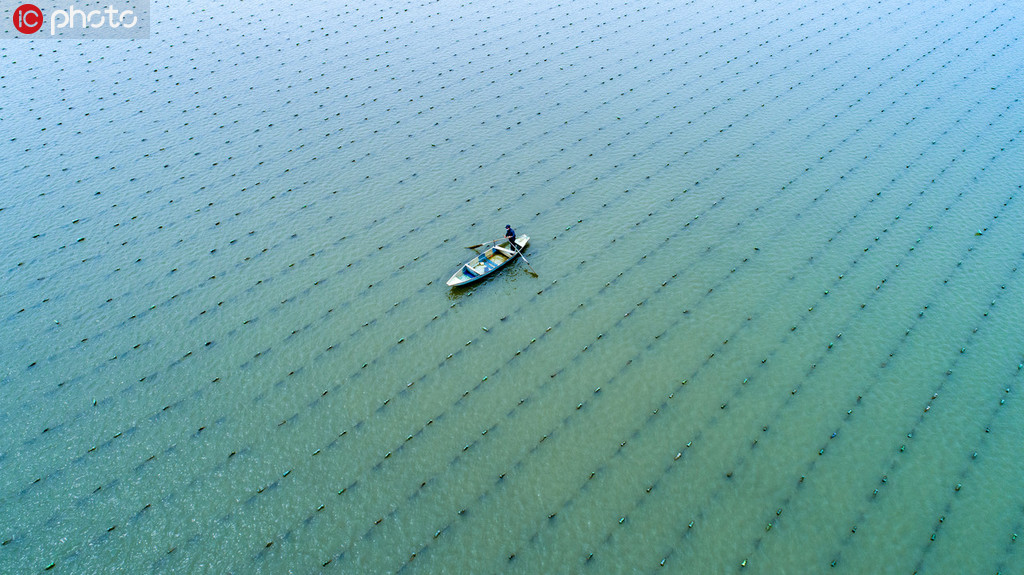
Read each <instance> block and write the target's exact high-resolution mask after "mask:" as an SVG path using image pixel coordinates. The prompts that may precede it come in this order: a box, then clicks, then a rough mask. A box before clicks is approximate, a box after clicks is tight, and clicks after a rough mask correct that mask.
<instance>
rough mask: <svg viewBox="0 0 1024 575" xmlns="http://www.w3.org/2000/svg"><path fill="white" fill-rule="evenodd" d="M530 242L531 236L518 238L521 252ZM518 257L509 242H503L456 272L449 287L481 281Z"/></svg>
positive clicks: (449, 282)
mask: <svg viewBox="0 0 1024 575" xmlns="http://www.w3.org/2000/svg"><path fill="white" fill-rule="evenodd" d="M528 241H530V236H519V237H517V238H516V245H517V246H519V249H520V250H521V249H523V248H525V247H526V242H528ZM517 257H519V252H518V251H513V250H512V249H511V246H510V245H509V243H508V240H502V241H500V242H498V243H497V244H495V245H493V246H491V247H489V248H487V249H486V250H484V252H483V253H481V254H480V255H478V256H476V257H475V258H473V259H471V260H469V261H468V262H466V263H464V264H462V267H461V268H459V271H457V272H455V274H454V275H452V277H451V279H449V280H448V285H449V286H452V287H455V286H464V285H466V284H469V283H473V282H475V281H478V280H481V279H483V278H484V277H486V276H488V275H490V274H492V273H494V272H495V271H497V270H499V269H501V268H502V267H504V266H505V264H507V263H509V262H510V261H512V260H514V259H516V258H517Z"/></svg>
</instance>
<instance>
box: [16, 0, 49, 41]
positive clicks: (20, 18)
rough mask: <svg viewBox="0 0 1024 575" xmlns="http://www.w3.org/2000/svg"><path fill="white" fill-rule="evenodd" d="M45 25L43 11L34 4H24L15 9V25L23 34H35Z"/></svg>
mask: <svg viewBox="0 0 1024 575" xmlns="http://www.w3.org/2000/svg"><path fill="white" fill-rule="evenodd" d="M42 26H43V11H42V10H40V9H39V7H38V6H36V5H34V4H22V5H21V6H18V8H17V9H16V10H15V11H14V27H15V28H17V29H18V32H21V33H22V34H35V33H36V31H37V30H39V29H40V28H42Z"/></svg>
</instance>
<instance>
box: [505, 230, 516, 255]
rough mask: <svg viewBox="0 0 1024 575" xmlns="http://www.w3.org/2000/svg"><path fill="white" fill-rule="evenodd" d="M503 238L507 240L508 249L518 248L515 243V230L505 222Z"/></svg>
mask: <svg viewBox="0 0 1024 575" xmlns="http://www.w3.org/2000/svg"><path fill="white" fill-rule="evenodd" d="M505 239H506V240H508V245H509V249H511V250H512V251H518V250H519V246H517V245H516V231H515V230H513V229H512V226H510V225H508V224H505Z"/></svg>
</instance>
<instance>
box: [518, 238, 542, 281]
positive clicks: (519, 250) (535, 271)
mask: <svg viewBox="0 0 1024 575" xmlns="http://www.w3.org/2000/svg"><path fill="white" fill-rule="evenodd" d="M513 245H515V246H516V253H518V254H519V257H521V258H523V261H524V262H526V265H528V266H530V272H531V273H532V274H533V275H534V277H537V276H539V275H540V274H538V273H537V270H535V269H533V266H531V265H530V262H529V260H527V259H526V256H524V255H523V250H522V249H521V248H520V247H519V246H518V245H516V244H513Z"/></svg>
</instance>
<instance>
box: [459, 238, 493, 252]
mask: <svg viewBox="0 0 1024 575" xmlns="http://www.w3.org/2000/svg"><path fill="white" fill-rule="evenodd" d="M496 241H498V240H491V241H489V242H484V243H482V244H476V245H472V246H466V249H467V250H475V249H477V248H478V247H480V246H486V245H487V244H493V243H494V242H496Z"/></svg>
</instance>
